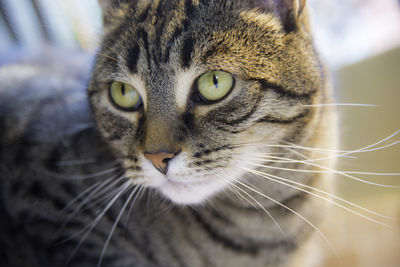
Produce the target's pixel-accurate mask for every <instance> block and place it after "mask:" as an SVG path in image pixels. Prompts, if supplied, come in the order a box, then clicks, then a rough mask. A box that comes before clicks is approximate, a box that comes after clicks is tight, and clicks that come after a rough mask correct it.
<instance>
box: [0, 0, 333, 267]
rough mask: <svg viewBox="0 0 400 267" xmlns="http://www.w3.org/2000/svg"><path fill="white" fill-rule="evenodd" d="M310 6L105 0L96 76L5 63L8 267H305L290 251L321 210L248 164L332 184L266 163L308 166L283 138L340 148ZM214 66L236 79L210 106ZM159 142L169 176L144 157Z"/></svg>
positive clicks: (1, 155)
mask: <svg viewBox="0 0 400 267" xmlns="http://www.w3.org/2000/svg"><path fill="white" fill-rule="evenodd" d="M304 2H305V1H294V0H292V1H289V0H280V1H269V0H264V1H261V0H253V1H237V0H213V1H203V0H185V1H176V0H155V1H146V0H131V1H128V0H120V1H114V0H100V4H101V6H102V8H103V11H104V15H105V18H104V27H105V30H104V37H103V42H102V46H101V47H100V51H99V53H98V56H97V57H96V59H95V62H94V66H93V69H92V74H91V76H90V81H87V80H86V77H87V76H85V75H82V73H84V71H81V69H80V68H76V69H74V70H75V72H74V73H70V72H69V71H66V70H70V67H69V65H68V64H67V63H65V62H64V63H62V64H64V66H66V67H65V70H64V69H61V70H60V69H56V68H49V67H47V66H42V65H38V64H33V63H31V64H20V65H16V66H9V67H3V68H2V69H0V80H2V81H6V82H5V83H3V84H2V85H1V86H0V94H1V96H2V98H1V100H0V107H1V111H2V114H1V115H0V127H1V129H2V131H1V132H2V133H1V139H0V142H1V148H2V149H1V150H0V159H1V169H0V174H1V177H2V182H1V190H2V193H1V196H2V202H1V203H2V206H1V212H2V213H4V214H5V217H4V218H5V219H4V220H3V219H2V224H3V225H4V226H5V227H4V228H3V229H5V230H3V231H4V232H2V233H1V238H0V240H1V243H0V244H1V245H2V246H3V247H5V248H6V250H5V251H6V252H5V255H6V258H5V259H4V260H3V259H2V261H1V262H0V263H1V265H2V266H61V264H66V265H69V266H96V264H98V263H101V265H102V266H135V267H136V266H138V267H139V266H146V267H147V266H166V267H174V266H190V267H197V266H199V267H200V266H254V267H257V266H263V267H265V266H274V267H275V266H288V265H289V264H290V263H292V262H295V263H296V264H300V262H301V264H303V265H301V264H300V266H309V265H308V263H306V262H305V260H306V258H304V257H300V258H297V254H299V252H300V251H301V250H302V248H303V247H305V246H306V243H307V241H308V240H310V236H311V234H312V232H313V231H314V229H313V228H312V227H311V226H310V223H312V224H317V223H318V221H319V220H320V219H321V217H322V215H323V212H322V211H323V210H324V208H325V204H324V203H323V202H321V201H320V200H318V199H315V198H312V197H310V196H309V195H307V194H306V193H305V192H302V191H299V190H296V189H294V188H291V187H288V186H285V185H282V184H279V183H277V182H274V181H271V180H266V179H263V178H261V177H259V176H257V175H254V174H252V173H251V172H249V171H246V170H245V169H251V170H254V171H262V172H266V173H268V174H271V175H275V176H279V177H284V178H286V179H290V180H293V181H295V182H299V183H303V184H307V185H309V186H318V187H319V188H323V189H325V190H329V189H330V180H329V177H328V176H327V175H326V174H318V173H311V172H310V173H307V172H302V173H296V172H290V171H287V170H285V168H294V169H309V170H311V169H314V168H311V167H307V166H306V167H305V165H304V164H301V163H298V162H287V161H286V162H282V161H281V162H279V161H277V162H268V161H266V160H263V161H262V160H260V158H259V155H274V156H281V157H285V158H287V159H289V160H299V158H300V159H301V157H299V155H298V154H296V153H294V152H293V151H292V150H289V149H287V148H285V147H282V146H280V145H288V144H295V145H298V146H306V147H320V148H334V147H335V143H336V140H335V137H336V128H335V114H334V112H333V110H332V109H328V108H321V107H318V106H314V107H313V106H312V105H310V104H324V103H329V102H330V98H331V96H330V94H331V93H330V89H329V86H328V85H327V80H326V75H325V71H324V69H323V67H322V65H321V63H320V61H319V58H318V55H317V53H316V52H315V48H314V45H313V40H312V36H311V33H310V30H309V26H308V21H307V10H306V9H303V7H304ZM277 3H278V4H277ZM74 67H76V66H74ZM210 70H223V71H227V72H229V73H231V74H232V75H233V76H234V77H235V86H234V88H233V89H232V90H231V92H230V93H229V95H228V96H227V97H225V98H224V99H223V100H221V101H219V102H216V103H213V104H205V103H202V102H201V101H199V100H198V99H197V98H196V97H195V86H194V83H195V81H196V79H197V78H198V76H199V75H201V74H203V73H205V72H207V71H210ZM15 81H17V82H15ZM113 81H120V82H125V83H129V84H131V85H133V86H134V87H135V88H136V89H137V90H138V92H139V93H140V95H141V97H142V99H143V106H142V107H141V108H140V109H139V110H137V111H134V112H126V111H121V110H119V109H117V108H115V106H114V105H113V104H112V103H111V102H110V98H109V93H108V90H109V86H110V84H111V83H112V82H113ZM87 83H88V84H89V85H88V91H87V92H88V93H87V96H85V94H83V90H84V87H85V85H86V84H87ZM38 88H40V90H39V89H38ZM32 90H39V91H38V92H40V93H38V94H35V95H32V93H31V91H32ZM86 97H87V98H88V99H89V105H88V103H87V99H86ZM166 150H168V151H169V150H174V151H177V150H179V151H180V153H179V154H178V155H177V156H175V157H174V158H173V159H172V160H171V161H169V163H168V164H169V166H168V172H167V174H166V175H164V174H162V173H160V172H159V171H158V170H157V169H156V168H155V167H154V166H153V165H152V163H151V162H150V161H149V160H147V159H146V158H145V157H144V153H145V152H149V151H150V152H159V151H166ZM289 152H290V153H289ZM301 153H303V154H304V155H303V156H304V157H305V158H317V157H318V155H316V154H314V152H312V151H308V152H304V151H301ZM87 159H90V161H88V162H87V163H85V160H87ZM77 160H78V162H81V163H77V164H71V165H68V164H67V165H66V164H65V163H66V162H74V161H77ZM255 163H257V164H266V165H268V166H269V167H272V168H270V169H267V168H262V167H260V166H257V165H254V164H255ZM331 164H332V162H331V161H330V160H326V162H325V165H326V166H330V165H331ZM277 168H280V169H277ZM93 173H94V174H93ZM84 177H86V178H88V177H89V178H88V179H79V178H84ZM96 183H98V185H96ZM231 183H232V184H235V186H238V187H239V188H241V189H235V187H234V188H233V191H235V190H236V191H237V190H241V191H239V192H238V193H237V194H239V195H242V198H243V197H244V198H247V199H248V200H249V201H248V202H247V201H243V199H242V198H240V197H237V196H236V195H232V193H231V192H230V191H229V190H228V189H229V188H231V189H232V187H233V186H232V185H231ZM100 184H102V186H103V189H104V188H108V189H107V190H103V191H104V192H103V191H102V187H101V185H100ZM99 185H100V186H99ZM246 185H247V186H246ZM90 187H93V188H94V189H93V190H98V191H99V192H103V193H99V192H98V193H97V195H90V193H87V194H86V202H85V198H83V200H81V201H83V202H81V203H82V209H81V210H77V211H76V214H73V215H74V216H68V214H67V215H66V214H65V213H63V212H62V209H63V207H64V206H65V205H67V207H69V206H68V203H69V201H71V199H73V198H74V196H76V195H77V194H79V192H82V191H84V190H85V189H88V188H90ZM251 188H255V189H256V190H258V191H259V192H262V194H265V195H267V196H268V197H265V196H262V195H261V194H259V193H256V192H255V191H253V190H252V189H251ZM97 198H100V199H97ZM102 198H103V199H102ZM133 199H135V203H134V205H133V206H132V208H128V207H129V205H128V204H130V203H131V202H133ZM278 202H279V203H281V204H277V203H278ZM78 203H79V201H78ZM111 204H112V205H111ZM78 205H79V204H78ZM108 205H110V206H108ZM129 209H131V210H130V212H128V210H129ZM288 209H291V210H294V211H296V212H298V214H296V213H293V212H291V211H290V210H288ZM103 210H104V211H107V212H104V218H103V219H102V220H100V221H99V222H98V223H96V225H95V226H93V229H92V231H91V233H90V235H88V236H87V237H86V236H85V233H87V232H86V231H81V230H82V229H84V230H88V228H87V226H88V225H89V229H90V226H91V223H93V222H97V219H96V218H97V216H98V215H99V214H101V213H102V211H103ZM121 210H123V211H124V213H123V214H124V215H125V214H128V213H129V214H130V216H129V218H124V217H123V216H122V217H121V216H120V211H121ZM264 210H265V211H267V212H268V213H270V216H271V217H273V218H274V219H271V217H270V216H268V215H267V214H266V213H265V212H264ZM67 211H68V209H67ZM316 211H318V212H316ZM72 213H73V211H72ZM121 214H122V213H121ZM299 214H301V216H304V217H305V218H307V220H309V222H310V223H309V222H307V221H305V220H304V219H303V218H302V217H301V216H299ZM120 218H122V219H121V220H120ZM67 219H68V220H67ZM128 219H129V220H128ZM63 224H65V225H63ZM278 225H279V226H278ZM60 226H64V227H62V231H59V228H60ZM85 227H86V228H85ZM111 229H113V230H112V231H111ZM80 231H81V232H80ZM282 231H283V233H282ZM110 232H112V238H111V236H110ZM55 233H57V234H55ZM54 238H55V239H54ZM82 238H84V239H85V240H84V242H81V241H82ZM110 238H111V239H110ZM22 244H23V247H24V249H23V250H22V249H21V246H22ZM76 248H78V249H76ZM315 253H317V252H316V251H315ZM71 255H72V256H71ZM299 255H300V254H299ZM70 256H71V257H70Z"/></svg>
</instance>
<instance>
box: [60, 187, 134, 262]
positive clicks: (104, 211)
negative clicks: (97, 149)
mask: <svg viewBox="0 0 400 267" xmlns="http://www.w3.org/2000/svg"><path fill="white" fill-rule="evenodd" d="M131 186H132V183H131V182H130V181H127V182H125V183H124V184H123V185H121V186H120V187H119V191H118V192H117V193H116V194H115V196H114V197H113V198H112V199H111V201H110V202H109V203H108V204H107V205H106V206H105V208H104V209H103V210H102V211H101V213H100V214H99V215H97V217H96V218H95V219H94V220H93V221H92V222H91V223H90V224H88V225H87V226H85V227H84V228H83V229H82V230H81V231H79V232H78V233H76V234H75V236H76V235H80V234H81V233H82V232H84V231H86V233H85V234H84V235H83V236H82V237H81V239H80V240H79V242H78V244H77V246H76V247H75V249H74V250H73V251H72V253H71V255H70V257H69V259H68V261H67V263H69V262H70V261H71V260H72V258H73V257H74V256H75V254H76V253H77V252H78V250H79V248H80V247H81V246H82V244H83V242H84V241H85V240H86V238H87V237H88V236H89V234H90V233H91V232H92V230H93V228H94V227H95V226H96V225H97V224H98V223H99V221H100V220H101V218H103V216H104V214H105V213H106V212H107V211H108V210H109V209H110V207H111V206H112V205H113V204H114V203H115V201H116V200H117V199H118V198H119V197H120V196H121V195H122V194H123V193H125V192H126V191H127V189H129V187H131ZM71 238H72V237H71Z"/></svg>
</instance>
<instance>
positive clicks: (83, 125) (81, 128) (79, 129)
mask: <svg viewBox="0 0 400 267" xmlns="http://www.w3.org/2000/svg"><path fill="white" fill-rule="evenodd" d="M93 126H94V124H93V123H91V122H88V123H76V124H74V126H73V127H71V128H69V129H67V130H66V131H65V133H66V134H67V135H74V134H77V133H79V132H83V131H85V130H87V129H90V128H92V127H93Z"/></svg>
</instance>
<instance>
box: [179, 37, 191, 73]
mask: <svg viewBox="0 0 400 267" xmlns="http://www.w3.org/2000/svg"><path fill="white" fill-rule="evenodd" d="M193 47H194V40H193V38H192V37H187V38H186V39H185V40H184V42H183V47H182V51H181V60H182V67H183V68H189V66H190V63H191V61H192V52H193Z"/></svg>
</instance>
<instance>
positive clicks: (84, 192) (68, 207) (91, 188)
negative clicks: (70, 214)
mask: <svg viewBox="0 0 400 267" xmlns="http://www.w3.org/2000/svg"><path fill="white" fill-rule="evenodd" d="M112 179H113V178H112V177H111V178H108V179H106V180H105V181H102V182H100V181H99V182H96V183H94V184H93V185H92V186H90V187H88V188H87V189H85V190H84V191H82V192H81V193H79V194H78V195H77V196H76V197H74V198H73V199H72V200H71V201H70V202H68V203H67V205H65V207H64V208H63V209H62V211H67V210H69V209H70V208H71V207H72V206H73V205H74V204H75V203H76V202H78V201H79V200H80V199H81V198H82V197H83V196H84V195H86V194H88V193H89V192H91V191H92V190H98V189H99V188H101V187H103V186H104V185H106V184H107V183H108V182H110V181H111V180H112ZM95 188H96V189H95Z"/></svg>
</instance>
